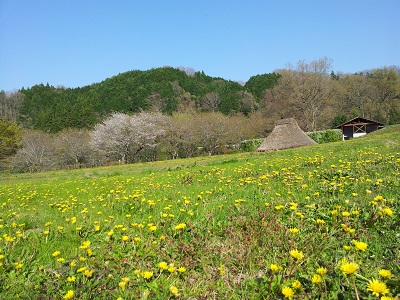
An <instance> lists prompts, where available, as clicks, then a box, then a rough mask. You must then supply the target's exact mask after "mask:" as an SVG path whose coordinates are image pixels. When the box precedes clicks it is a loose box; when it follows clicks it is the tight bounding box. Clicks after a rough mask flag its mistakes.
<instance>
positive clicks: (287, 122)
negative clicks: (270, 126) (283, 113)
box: [257, 118, 316, 152]
mask: <svg viewBox="0 0 400 300" xmlns="http://www.w3.org/2000/svg"><path fill="white" fill-rule="evenodd" d="M313 144H316V142H315V141H314V140H312V139H311V138H310V137H309V136H308V135H307V134H306V133H305V132H304V131H303V130H301V128H300V127H299V125H298V124H297V122H296V120H295V119H293V118H288V119H282V120H279V121H277V122H276V123H275V128H274V130H272V132H271V133H270V135H268V136H267V137H266V138H265V140H264V141H263V142H262V144H261V146H260V147H259V148H258V149H257V151H258V152H265V151H273V150H280V149H287V148H296V147H301V146H308V145H313Z"/></svg>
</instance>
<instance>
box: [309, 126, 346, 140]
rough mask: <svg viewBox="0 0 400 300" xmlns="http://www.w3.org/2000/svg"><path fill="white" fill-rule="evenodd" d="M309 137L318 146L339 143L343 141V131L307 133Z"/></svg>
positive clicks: (330, 130)
mask: <svg viewBox="0 0 400 300" xmlns="http://www.w3.org/2000/svg"><path fill="white" fill-rule="evenodd" d="M307 135H308V136H309V137H310V138H312V139H313V140H314V141H316V142H317V143H318V144H324V143H330V142H338V141H341V140H342V131H341V130H340V129H328V130H321V131H312V132H307Z"/></svg>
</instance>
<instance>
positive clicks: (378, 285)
mask: <svg viewBox="0 0 400 300" xmlns="http://www.w3.org/2000/svg"><path fill="white" fill-rule="evenodd" d="M367 290H368V291H371V292H372V294H373V295H375V296H377V297H379V296H380V295H385V294H387V293H389V289H388V288H387V286H386V283H384V282H380V281H378V280H376V279H372V280H370V281H369V283H368V285H367Z"/></svg>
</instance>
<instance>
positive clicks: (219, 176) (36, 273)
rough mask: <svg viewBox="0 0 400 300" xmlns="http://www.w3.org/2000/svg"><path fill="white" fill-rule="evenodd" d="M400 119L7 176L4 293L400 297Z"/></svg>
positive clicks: (0, 206)
mask: <svg viewBox="0 0 400 300" xmlns="http://www.w3.org/2000/svg"><path fill="white" fill-rule="evenodd" d="M399 190H400V126H399V125H396V126H390V127H388V128H385V129H382V130H380V131H378V132H375V133H372V134H369V135H367V136H365V137H362V138H358V139H353V140H350V141H345V142H337V143H330V144H323V145H314V146H310V147H304V148H297V149H290V150H283V151H277V152H271V153H238V154H230V155H222V156H213V157H199V158H192V159H185V160H171V161H163V162H153V163H143V164H133V165H122V166H112V167H103V168H96V169H82V170H72V171H57V172H48V173H39V174H17V175H15V174H2V175H1V177H0V299H192V300H194V299H382V300H385V299H399V297H400V213H399V212H400V199H399V198H400V197H399V195H400V192H399Z"/></svg>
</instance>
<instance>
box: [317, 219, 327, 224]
mask: <svg viewBox="0 0 400 300" xmlns="http://www.w3.org/2000/svg"><path fill="white" fill-rule="evenodd" d="M315 223H317V225H324V224H325V221H324V220H321V219H317V221H315Z"/></svg>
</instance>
